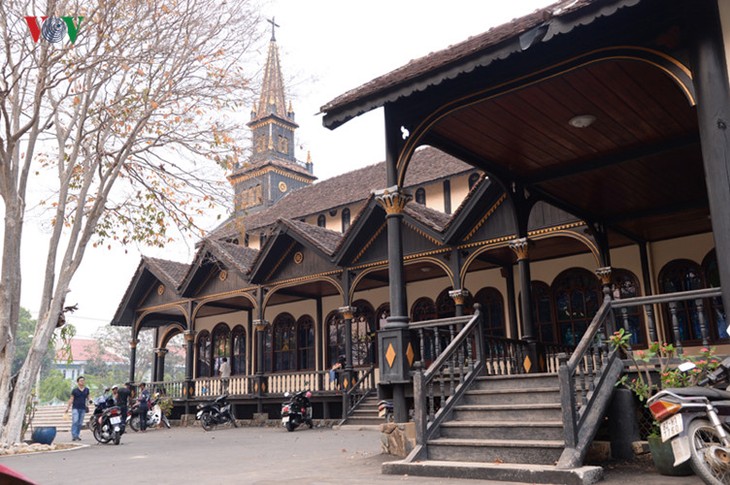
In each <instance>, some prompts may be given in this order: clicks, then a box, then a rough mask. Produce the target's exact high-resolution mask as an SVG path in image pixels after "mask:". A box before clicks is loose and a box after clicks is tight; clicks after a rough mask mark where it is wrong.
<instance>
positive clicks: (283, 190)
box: [279, 180, 287, 192]
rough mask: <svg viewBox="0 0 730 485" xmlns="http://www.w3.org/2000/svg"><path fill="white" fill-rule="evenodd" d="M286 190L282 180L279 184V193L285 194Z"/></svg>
mask: <svg viewBox="0 0 730 485" xmlns="http://www.w3.org/2000/svg"><path fill="white" fill-rule="evenodd" d="M286 189H287V187H286V182H284V181H283V180H282V181H281V182H279V191H280V192H286Z"/></svg>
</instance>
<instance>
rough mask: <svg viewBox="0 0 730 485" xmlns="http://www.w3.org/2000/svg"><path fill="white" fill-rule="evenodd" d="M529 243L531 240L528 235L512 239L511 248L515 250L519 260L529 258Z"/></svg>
mask: <svg viewBox="0 0 730 485" xmlns="http://www.w3.org/2000/svg"><path fill="white" fill-rule="evenodd" d="M529 244H530V241H528V239H527V238H526V237H523V238H520V239H513V240H512V241H510V243H509V248H510V249H511V250H512V251H514V253H515V255H517V261H521V260H523V259H527V249H528V246H529Z"/></svg>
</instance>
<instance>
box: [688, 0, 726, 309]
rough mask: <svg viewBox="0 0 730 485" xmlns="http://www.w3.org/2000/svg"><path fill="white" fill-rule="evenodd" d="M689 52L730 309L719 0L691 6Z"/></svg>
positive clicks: (719, 261)
mask: <svg viewBox="0 0 730 485" xmlns="http://www.w3.org/2000/svg"><path fill="white" fill-rule="evenodd" d="M688 13H690V14H691V18H692V24H693V25H692V27H693V30H694V32H693V33H694V39H693V41H694V42H693V45H692V48H691V49H690V61H691V64H692V81H693V83H694V87H695V93H696V96H697V119H698V122H699V131H700V143H701V146H702V160H703V163H704V168H705V183H706V184H707V197H708V199H709V202H710V214H711V216H712V231H713V237H714V239H715V249H716V251H717V266H718V270H719V273H720V282H721V285H722V302H723V305H724V306H725V310H726V311H727V310H728V309H730V217H728V208H729V207H730V126H729V125H730V93H729V92H728V90H729V88H728V75H727V66H726V65H725V51H724V47H723V35H722V29H721V26H720V17H719V11H718V4H717V0H707V1H700V2H692V6H691V8H689V9H688Z"/></svg>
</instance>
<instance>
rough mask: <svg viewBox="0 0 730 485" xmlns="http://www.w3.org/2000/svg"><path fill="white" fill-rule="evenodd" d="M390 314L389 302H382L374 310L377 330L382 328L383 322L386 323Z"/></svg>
mask: <svg viewBox="0 0 730 485" xmlns="http://www.w3.org/2000/svg"><path fill="white" fill-rule="evenodd" d="M389 316H390V303H383V304H382V305H380V306H379V307H378V309H377V311H376V312H375V320H376V324H377V325H378V328H377V330H382V329H383V327H385V324H386V323H388V317H389Z"/></svg>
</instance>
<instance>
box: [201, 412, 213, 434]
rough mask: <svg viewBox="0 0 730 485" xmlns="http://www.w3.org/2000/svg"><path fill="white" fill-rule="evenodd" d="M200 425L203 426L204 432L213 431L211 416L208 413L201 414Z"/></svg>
mask: <svg viewBox="0 0 730 485" xmlns="http://www.w3.org/2000/svg"><path fill="white" fill-rule="evenodd" d="M200 424H202V425H203V429H204V430H206V431H210V430H211V429H213V416H211V415H210V413H203V415H202V416H200Z"/></svg>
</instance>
